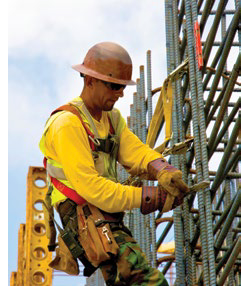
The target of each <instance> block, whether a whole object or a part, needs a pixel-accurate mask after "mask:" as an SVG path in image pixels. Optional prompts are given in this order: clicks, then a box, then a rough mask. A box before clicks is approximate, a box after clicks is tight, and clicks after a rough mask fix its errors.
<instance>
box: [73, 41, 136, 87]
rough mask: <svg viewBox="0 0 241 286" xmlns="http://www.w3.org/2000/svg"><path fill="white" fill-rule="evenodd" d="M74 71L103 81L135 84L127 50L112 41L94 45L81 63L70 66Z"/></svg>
mask: <svg viewBox="0 0 241 286" xmlns="http://www.w3.org/2000/svg"><path fill="white" fill-rule="evenodd" d="M72 68H73V69H75V70H76V71H78V72H80V73H82V74H85V75H89V76H92V77H94V78H98V79H100V80H103V81H107V82H113V83H117V84H123V85H135V84H136V83H135V82H134V81H133V80H131V75H132V61H131V58H130V56H129V54H128V53H127V51H126V50H125V49H124V48H123V47H121V46H120V45H118V44H116V43H112V42H102V43H99V44H96V45H94V46H93V47H92V48H90V49H89V51H88V52H87V54H86V56H85V59H84V62H83V64H79V65H74V66H72Z"/></svg>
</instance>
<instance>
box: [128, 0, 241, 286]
mask: <svg viewBox="0 0 241 286" xmlns="http://www.w3.org/2000/svg"><path fill="white" fill-rule="evenodd" d="M165 20H166V24H165V28H166V58H167V75H168V74H170V73H171V72H172V71H173V70H174V69H175V68H177V67H178V66H179V65H180V64H181V63H182V62H183V61H184V60H185V59H186V58H188V70H187V71H185V72H184V73H183V74H182V77H181V78H178V79H177V80H176V81H174V82H173V84H172V91H173V110H172V132H173V134H172V139H171V141H170V142H169V145H170V147H171V146H173V145H174V144H175V143H178V142H182V141H184V140H185V139H186V136H188V135H190V134H191V135H192V136H194V144H193V145H192V146H191V148H190V149H189V150H188V151H187V153H186V155H171V156H170V157H169V158H167V159H168V161H169V162H170V163H171V164H172V165H174V166H176V167H178V168H179V169H181V170H182V172H183V179H184V180H185V181H186V182H187V183H188V185H189V186H192V185H193V184H194V183H198V182H201V181H203V180H209V181H210V182H211V184H210V187H209V188H207V189H205V190H201V191H199V193H198V194H197V195H196V196H191V197H189V198H187V199H186V200H185V202H184V204H183V206H182V207H178V208H177V209H176V210H174V211H173V212H170V214H169V213H168V214H167V216H169V217H165V218H162V215H161V214H158V213H156V214H153V215H152V216H150V217H148V219H146V218H144V219H143V218H142V217H143V216H142V215H141V214H140V212H136V211H132V212H129V213H128V225H129V226H130V227H131V228H132V229H133V232H134V236H135V237H136V239H137V240H138V242H139V243H140V244H142V243H143V241H144V242H148V243H147V244H146V245H145V247H144V249H145V252H146V255H147V257H148V259H149V261H150V263H151V264H152V265H153V266H157V267H158V266H159V267H161V265H162V267H163V273H164V274H168V271H169V270H170V267H171V265H172V264H175V266H176V282H175V285H240V283H241V282H240V277H241V256H240V254H239V253H238V254H237V251H239V252H240V231H241V219H240V205H241V197H240V192H241V183H240V178H241V176H240V170H239V167H240V166H239V162H240V158H241V148H240V143H241V141H240V129H241V114H240V111H239V110H240V105H241V99H240V95H239V94H240V87H239V86H240V82H241V80H240V66H241V63H240V61H241V58H240V54H239V52H238V48H240V40H241V34H240V1H238V0H236V1H231V0H229V1H228V0H220V1H218V0H216V1H215V0H206V1H198V3H197V1H193V0H182V1H181V0H180V1H178V0H166V1H165ZM196 21H198V22H199V26H200V35H201V41H200V42H201V45H202V55H203V66H202V67H200V66H199V65H198V60H197V56H196V47H197V46H196V44H197V43H196V40H197V38H195V33H194V24H195V22H196ZM151 72H152V70H151V51H148V52H147V71H146V74H147V84H145V78H144V67H143V66H142V67H141V68H140V79H138V80H137V82H138V85H137V93H135V95H134V96H133V97H134V100H133V106H132V107H131V116H130V120H129V121H130V128H131V129H132V131H133V132H134V133H135V134H136V135H137V136H139V138H140V139H141V140H142V141H143V142H144V143H145V139H146V137H145V136H146V130H147V129H148V126H149V125H150V122H151V117H152V114H153V111H152V110H154V106H152V105H153V103H152V95H153V94H154V93H155V91H156V90H158V88H157V89H155V90H152V76H151ZM162 81H164V79H162ZM160 84H162V83H160ZM145 89H146V92H145ZM145 93H146V94H147V98H146V97H145ZM145 101H146V102H145ZM146 113H147V123H146ZM163 126H164V125H163V122H162V124H161V126H160V129H159V132H158V134H157V137H156V139H155V142H157V141H158V138H159V137H160V136H159V134H160V133H161V132H164V130H163ZM125 176H126V175H125ZM123 178H124V177H123ZM125 178H126V177H125ZM172 215H173V216H172ZM168 219H169V220H168ZM157 220H158V222H160V220H165V221H166V222H165V224H159V225H161V227H158V226H156V224H157V223H155V222H157ZM140 222H142V223H144V225H145V228H146V230H147V231H146V230H144V231H143V228H141V229H137V228H136V227H134V226H137V227H139V226H140ZM163 225H164V226H163ZM157 227H158V232H160V228H162V230H163V231H162V233H161V234H160V235H159V236H158V237H157V242H156V243H155V241H156V235H157V233H158V232H156V231H157ZM173 233H174V234H173ZM170 235H172V236H174V238H175V253H173V254H172V255H169V256H167V257H165V256H164V257H162V258H160V254H158V257H159V259H157V260H156V249H158V248H159V247H160V245H161V244H162V243H164V242H165V239H166V238H167V237H168V236H169V237H170ZM174 255H175V256H174ZM165 261H166V262H165ZM225 283H226V284H225Z"/></svg>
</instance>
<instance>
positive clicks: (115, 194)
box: [46, 112, 142, 212]
mask: <svg viewBox="0 0 241 286" xmlns="http://www.w3.org/2000/svg"><path fill="white" fill-rule="evenodd" d="M46 150H47V155H48V156H49V157H50V158H52V159H54V160H56V161H57V162H59V163H60V164H61V165H62V166H63V170H64V173H65V176H66V177H67V179H68V181H69V182H70V183H71V185H72V186H73V189H75V190H76V192H77V193H78V194H79V195H80V196H82V197H83V198H84V199H85V200H87V201H88V202H89V203H91V204H93V205H95V206H97V207H98V208H100V209H102V210H104V211H107V212H120V211H124V210H130V209H133V208H139V207H140V205H141V195H142V189H141V188H139V187H133V186H123V185H121V184H119V183H115V182H112V181H110V180H108V179H106V178H104V177H102V176H99V174H98V172H97V171H96V169H95V165H94V160H93V158H92V154H91V149H90V145H89V140H88V137H87V134H86V131H85V129H84V127H83V125H82V123H81V122H80V121H79V119H78V118H77V117H76V116H75V115H72V114H69V113H68V112H66V113H64V114H63V115H61V116H59V117H58V118H57V119H56V120H55V121H54V123H53V124H52V125H51V127H50V129H49V131H48V133H47V134H46Z"/></svg>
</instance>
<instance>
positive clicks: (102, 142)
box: [43, 104, 115, 205]
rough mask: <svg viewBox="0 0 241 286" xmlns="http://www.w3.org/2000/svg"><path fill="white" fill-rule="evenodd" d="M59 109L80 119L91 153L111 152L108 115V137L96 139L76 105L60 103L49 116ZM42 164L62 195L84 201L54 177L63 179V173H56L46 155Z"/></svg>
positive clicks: (112, 146) (80, 202) (77, 202)
mask: <svg viewBox="0 0 241 286" xmlns="http://www.w3.org/2000/svg"><path fill="white" fill-rule="evenodd" d="M59 111H69V112H71V113H73V114H75V115H76V116H77V117H78V118H79V119H80V121H81V123H82V125H83V127H84V129H85V131H86V133H87V135H88V138H89V143H90V148H91V150H92V152H93V153H96V152H99V151H102V152H105V153H111V152H112V151H113V149H114V146H115V141H114V140H111V139H112V135H114V134H115V130H114V128H113V125H112V123H111V120H110V118H109V116H108V120H109V125H110V130H109V135H108V137H107V138H106V139H100V138H98V139H97V138H95V135H94V134H93V132H91V131H90V129H89V128H88V127H87V125H86V124H85V122H84V120H83V119H82V117H81V115H80V113H79V111H78V110H77V109H76V107H74V106H73V105H70V104H66V105H62V106H60V107H59V108H57V109H55V110H54V111H53V112H52V113H51V116H52V115H54V114H55V113H57V112H59ZM43 164H44V167H45V169H46V170H47V171H48V175H49V178H50V180H51V183H52V184H53V185H54V186H55V188H56V189H57V190H59V191H60V192H61V193H62V194H63V195H65V196H66V197H68V198H69V199H71V200H72V201H74V202H75V203H76V204H77V205H80V204H84V203H86V200H85V199H84V198H82V197H81V196H80V195H79V194H77V192H76V191H75V190H74V189H72V188H70V187H68V186H66V185H65V184H63V183H62V182H61V181H59V180H58V179H57V178H56V176H57V177H58V178H62V179H65V175H64V173H63V172H62V170H57V172H58V173H56V167H52V166H51V165H50V164H48V159H47V158H46V157H44V161H43Z"/></svg>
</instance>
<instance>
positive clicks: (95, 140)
mask: <svg viewBox="0 0 241 286" xmlns="http://www.w3.org/2000/svg"><path fill="white" fill-rule="evenodd" d="M88 137H89V139H90V140H91V141H92V142H93V143H94V144H95V146H100V141H99V140H98V139H97V138H93V137H91V136H90V135H88Z"/></svg>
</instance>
